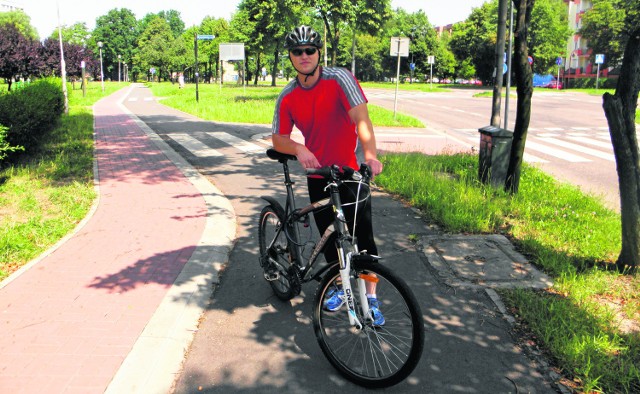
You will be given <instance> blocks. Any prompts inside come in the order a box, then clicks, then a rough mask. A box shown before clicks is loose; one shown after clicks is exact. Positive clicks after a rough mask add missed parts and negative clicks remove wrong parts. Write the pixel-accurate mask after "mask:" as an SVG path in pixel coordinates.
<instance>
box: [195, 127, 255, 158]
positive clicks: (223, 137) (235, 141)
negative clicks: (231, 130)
mask: <svg viewBox="0 0 640 394" xmlns="http://www.w3.org/2000/svg"><path fill="white" fill-rule="evenodd" d="M207 134H208V135H210V136H212V137H213V138H217V139H219V140H220V141H222V142H225V143H227V144H229V145H231V146H233V147H235V148H237V149H240V150H241V151H243V152H245V153H253V152H258V151H260V152H264V148H263V147H261V146H259V145H256V144H254V143H251V142H249V141H245V140H243V139H242V138H238V137H235V136H233V135H231V134H228V133H224V132H222V131H214V132H209V133H207Z"/></svg>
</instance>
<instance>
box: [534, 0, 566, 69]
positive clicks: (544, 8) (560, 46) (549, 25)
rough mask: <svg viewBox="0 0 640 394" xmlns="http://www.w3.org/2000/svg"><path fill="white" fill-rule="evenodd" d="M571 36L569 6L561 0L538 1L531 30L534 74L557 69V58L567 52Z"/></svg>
mask: <svg viewBox="0 0 640 394" xmlns="http://www.w3.org/2000/svg"><path fill="white" fill-rule="evenodd" d="M570 35H571V30H570V29H569V24H568V23H567V6H566V5H565V4H564V3H563V2H562V1H561V0H536V2H535V5H534V6H533V10H532V11H531V27H530V29H529V49H530V54H531V57H533V59H534V62H533V72H534V73H537V74H548V73H549V72H550V71H551V70H552V69H553V68H555V66H556V64H555V60H556V58H558V56H561V55H563V54H564V53H565V52H566V48H567V39H568V38H569V36H570Z"/></svg>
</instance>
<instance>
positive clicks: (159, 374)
mask: <svg viewBox="0 0 640 394" xmlns="http://www.w3.org/2000/svg"><path fill="white" fill-rule="evenodd" d="M127 95H128V93H127ZM127 95H125V96H124V97H123V98H122V100H121V101H119V102H118V106H119V107H120V108H121V109H122V111H123V112H125V113H126V114H128V115H129V116H130V117H131V118H132V119H133V120H134V121H135V122H136V123H137V124H138V126H139V127H140V128H141V129H142V130H143V131H144V132H145V133H146V134H147V136H148V137H149V138H150V139H151V140H152V141H153V143H154V144H155V145H156V146H157V147H158V148H159V149H160V150H161V151H162V152H163V153H164V154H165V155H166V156H167V157H168V158H169V159H170V160H171V161H172V162H173V163H174V164H175V165H176V167H178V169H180V171H181V172H182V173H183V174H184V175H185V177H186V178H187V179H189V181H190V182H191V183H192V184H193V185H194V186H195V187H196V189H198V191H199V192H200V193H201V194H202V196H203V198H204V199H205V203H206V206H207V220H206V224H205V229H204V231H203V234H202V237H201V238H200V241H199V242H198V245H197V246H196V249H195V251H194V252H193V255H192V256H191V258H190V259H189V261H188V262H187V264H186V265H185V267H184V268H183V270H182V272H181V273H180V275H179V276H178V278H177V279H176V281H175V282H174V284H173V285H172V287H171V289H169V291H168V293H167V295H166V296H165V297H164V299H163V300H162V302H161V304H160V305H159V306H158V309H157V310H156V312H155V313H154V315H153V316H152V318H151V319H150V321H149V323H148V324H147V326H146V327H145V329H144V330H143V332H142V334H141V335H140V337H139V338H138V340H137V341H136V343H135V344H134V346H133V348H132V350H131V352H129V354H128V355H127V357H126V358H125V360H124V362H123V363H122V365H121V367H120V369H119V370H118V372H117V373H116V374H115V376H114V378H113V380H112V381H111V383H110V384H109V386H108V387H107V389H106V390H105V393H125V392H126V393H167V392H169V391H170V390H171V387H172V386H173V383H174V380H175V378H176V376H178V374H179V371H180V369H181V367H182V363H183V361H184V356H185V352H186V351H187V350H188V348H189V346H190V344H191V342H192V341H193V337H194V335H195V333H196V331H197V329H198V324H199V319H200V317H201V315H202V313H203V312H204V310H205V308H206V307H207V305H208V302H209V299H210V297H211V294H212V293H213V285H214V284H217V283H218V280H219V277H218V272H219V271H220V270H221V268H222V267H223V266H224V265H225V264H227V262H228V258H229V253H230V252H231V249H232V248H233V244H234V242H235V234H236V216H235V211H234V209H233V207H232V205H231V203H230V202H229V200H228V199H227V198H226V197H225V196H224V195H223V193H222V192H221V191H220V190H219V189H218V188H216V187H215V186H214V185H213V184H212V183H211V182H209V181H208V180H207V179H206V178H205V177H204V176H202V175H201V174H200V173H199V172H198V171H197V170H196V169H195V168H193V167H192V166H191V165H190V164H189V163H188V162H187V161H186V160H185V159H184V158H182V157H181V156H180V155H179V154H178V153H176V152H175V151H174V150H173V149H172V148H171V147H170V146H169V145H168V144H167V143H165V142H164V141H163V140H162V138H160V136H159V135H157V134H156V133H155V132H154V131H153V130H152V129H151V128H150V127H149V126H147V125H146V124H145V123H144V122H143V121H142V120H140V119H139V118H138V117H137V116H136V115H135V114H133V113H131V111H129V110H128V109H127V108H126V107H125V106H124V105H123V104H122V101H124V98H125V97H126V96H127Z"/></svg>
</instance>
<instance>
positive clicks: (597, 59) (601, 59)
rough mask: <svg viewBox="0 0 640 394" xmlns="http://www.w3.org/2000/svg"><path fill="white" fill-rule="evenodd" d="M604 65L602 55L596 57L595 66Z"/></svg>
mask: <svg viewBox="0 0 640 394" xmlns="http://www.w3.org/2000/svg"><path fill="white" fill-rule="evenodd" d="M602 63H604V54H602V53H600V54H597V55H596V64H602Z"/></svg>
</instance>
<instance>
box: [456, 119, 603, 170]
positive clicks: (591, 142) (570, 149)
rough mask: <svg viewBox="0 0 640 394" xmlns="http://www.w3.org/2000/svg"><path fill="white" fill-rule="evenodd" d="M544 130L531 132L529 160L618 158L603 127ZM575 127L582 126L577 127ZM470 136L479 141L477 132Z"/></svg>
mask: <svg viewBox="0 0 640 394" xmlns="http://www.w3.org/2000/svg"><path fill="white" fill-rule="evenodd" d="M544 130H545V132H538V133H535V134H530V135H529V136H528V137H527V141H526V144H525V154H524V159H525V161H527V162H537V163H548V162H549V161H550V160H560V161H566V162H571V163H586V162H592V161H595V160H598V159H600V160H606V161H609V162H615V156H614V154H613V146H612V145H611V138H610V136H609V134H608V133H603V132H601V131H598V132H596V133H592V134H588V133H585V132H566V131H565V132H559V131H561V130H553V129H552V128H545V129H544ZM572 130H582V129H581V128H578V127H575V128H572ZM591 130H593V129H591ZM458 131H462V130H458ZM551 131H553V132H551ZM587 131H588V130H587ZM468 139H469V140H470V141H475V142H476V143H479V137H478V136H477V135H474V136H469V137H468ZM531 152H535V153H536V155H537V156H534V155H532V154H531ZM545 156H549V157H551V158H550V159H546V158H544V157H545Z"/></svg>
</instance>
